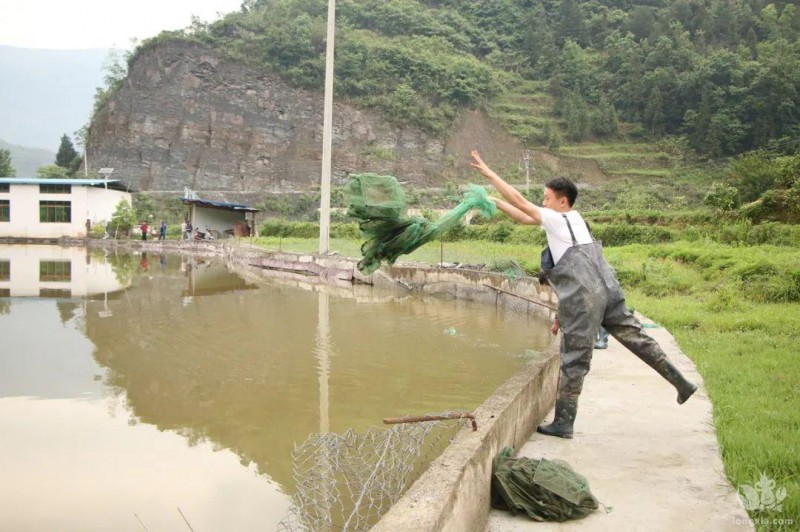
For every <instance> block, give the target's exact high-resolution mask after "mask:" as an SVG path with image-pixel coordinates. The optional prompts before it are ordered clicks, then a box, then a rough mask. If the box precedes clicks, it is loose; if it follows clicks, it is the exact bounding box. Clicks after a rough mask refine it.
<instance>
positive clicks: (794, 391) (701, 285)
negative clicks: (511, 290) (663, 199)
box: [256, 237, 800, 530]
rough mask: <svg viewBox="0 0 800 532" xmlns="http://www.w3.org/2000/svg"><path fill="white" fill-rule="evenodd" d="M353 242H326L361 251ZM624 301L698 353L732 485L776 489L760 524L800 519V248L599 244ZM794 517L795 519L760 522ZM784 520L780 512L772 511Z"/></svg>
mask: <svg viewBox="0 0 800 532" xmlns="http://www.w3.org/2000/svg"><path fill="white" fill-rule="evenodd" d="M256 243H257V244H258V245H260V246H263V247H266V248H268V249H278V247H281V248H282V249H284V250H287V251H305V252H315V251H316V250H317V241H316V239H299V238H284V239H279V238H276V237H269V238H263V237H262V238H258V239H256ZM359 246H360V242H358V241H356V240H351V239H333V240H332V241H331V249H333V250H336V251H338V252H339V253H341V254H342V255H345V256H351V257H358V256H359ZM539 247H540V246H538V245H531V244H510V243H496V242H487V241H461V242H446V243H444V244H439V243H433V244H429V245H427V246H423V247H422V248H421V249H418V250H417V251H416V252H414V253H413V254H411V255H409V256H407V257H404V260H413V261H419V262H425V263H430V264H435V263H438V262H439V261H440V258H441V257H442V256H443V257H444V260H445V262H451V263H452V262H460V263H465V264H484V265H486V266H487V267H490V268H492V269H495V270H497V271H506V269H507V268H509V259H511V260H513V261H515V262H516V263H517V264H519V265H520V266H522V267H523V268H524V269H526V270H531V269H533V270H535V269H536V268H538V261H539V257H538V255H539ZM606 255H607V256H608V258H609V261H610V262H611V263H612V264H613V265H614V267H615V268H616V269H617V271H618V274H619V277H620V279H621V281H622V283H623V285H624V286H625V288H626V292H627V295H628V301H629V304H630V305H631V306H635V307H636V308H637V309H638V310H640V311H641V312H643V313H644V314H646V315H647V316H649V317H650V318H652V319H653V320H655V321H656V322H658V323H660V324H662V325H663V326H664V327H666V328H667V329H669V330H670V332H672V334H673V335H674V336H675V337H676V339H677V340H678V342H679V344H680V346H681V348H682V349H683V351H684V352H685V353H686V354H687V355H688V356H689V357H690V358H691V359H692V360H693V361H694V362H695V364H696V365H697V367H698V369H699V371H700V373H701V374H702V375H703V378H704V380H705V383H706V388H707V389H708V393H709V396H710V397H711V400H712V402H713V405H714V423H715V426H716V429H717V437H718V440H719V444H720V447H721V450H722V457H723V461H724V463H725V471H726V474H727V475H728V477H729V479H730V481H731V483H732V484H733V486H734V487H738V486H741V485H743V484H748V485H751V486H756V484H757V482H758V479H759V477H760V475H761V473H762V472H763V473H765V474H766V475H767V476H768V477H770V478H771V479H772V480H774V481H775V486H774V487H775V489H776V490H777V489H778V488H784V489H785V490H786V498H785V499H784V500H783V501H782V511H780V512H767V511H763V512H755V513H753V514H752V515H751V517H752V518H754V519H756V520H757V521H756V523H757V528H758V529H759V530H796V526H797V524H798V523H800V442H799V440H798V434H800V358H798V356H797V340H798V331H800V250H798V249H797V248H796V247H787V246H783V247H781V246H741V245H739V246H729V245H724V244H717V243H711V242H702V243H700V242H677V243H667V244H648V245H645V244H636V245H628V246H620V247H611V248H608V249H607V250H606ZM760 519H766V520H768V521H769V522H770V523H771V522H772V520H773V519H777V520H780V519H783V520H784V522H785V521H786V520H787V519H792V520H793V521H794V523H793V524H792V525H785V524H784V525H780V524H777V525H773V524H766V525H764V524H758V523H760V522H761V521H759V520H760ZM778 522H780V521H778Z"/></svg>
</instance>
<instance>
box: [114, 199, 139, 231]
mask: <svg viewBox="0 0 800 532" xmlns="http://www.w3.org/2000/svg"><path fill="white" fill-rule="evenodd" d="M136 221H137V220H136V212H135V211H134V210H133V207H132V206H131V204H130V203H128V202H127V201H125V200H124V199H121V200H119V203H117V208H116V209H115V210H114V214H112V215H111V221H110V222H109V223H108V228H107V231H108V232H109V234H113V235H128V234H129V233H130V231H131V229H133V226H134V225H136Z"/></svg>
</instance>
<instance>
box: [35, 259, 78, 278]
mask: <svg viewBox="0 0 800 532" xmlns="http://www.w3.org/2000/svg"><path fill="white" fill-rule="evenodd" d="M71 280H72V263H71V262H70V261H68V260H41V261H39V282H41V283H68V282H70V281H71Z"/></svg>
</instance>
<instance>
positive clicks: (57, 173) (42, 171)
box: [36, 164, 69, 179]
mask: <svg viewBox="0 0 800 532" xmlns="http://www.w3.org/2000/svg"><path fill="white" fill-rule="evenodd" d="M36 177H43V178H45V179H66V178H68V177H69V170H67V169H66V168H63V167H61V166H58V165H57V164H48V165H46V166H40V167H39V168H38V169H37V170H36Z"/></svg>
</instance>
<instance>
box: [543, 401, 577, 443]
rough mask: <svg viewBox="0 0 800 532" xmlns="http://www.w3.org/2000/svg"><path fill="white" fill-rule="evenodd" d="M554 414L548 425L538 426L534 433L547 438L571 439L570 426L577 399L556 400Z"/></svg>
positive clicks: (573, 420)
mask: <svg viewBox="0 0 800 532" xmlns="http://www.w3.org/2000/svg"><path fill="white" fill-rule="evenodd" d="M555 410H556V413H555V417H554V418H553V422H552V423H550V424H549V425H539V426H538V427H537V428H536V432H538V433H540V434H546V435H547V436H558V437H559V438H567V439H572V424H573V423H574V422H575V414H576V413H577V411H578V400H577V399H557V400H556V409H555Z"/></svg>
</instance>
